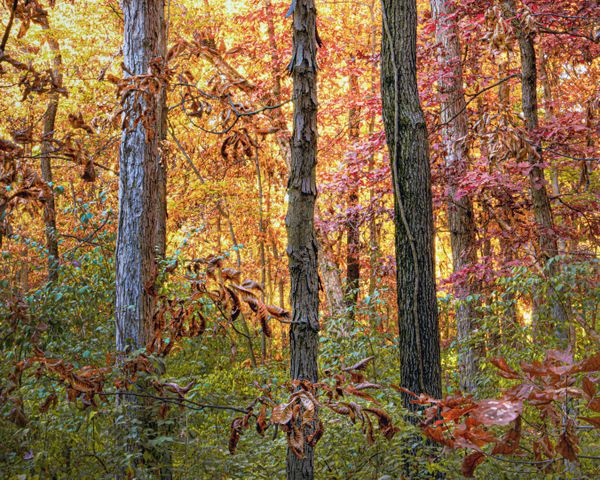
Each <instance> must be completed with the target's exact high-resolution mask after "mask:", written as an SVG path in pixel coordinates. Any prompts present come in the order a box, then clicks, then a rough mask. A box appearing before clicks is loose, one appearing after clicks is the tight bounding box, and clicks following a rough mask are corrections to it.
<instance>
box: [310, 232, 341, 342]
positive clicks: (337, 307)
mask: <svg viewBox="0 0 600 480" xmlns="http://www.w3.org/2000/svg"><path fill="white" fill-rule="evenodd" d="M316 235H317V240H318V242H319V273H320V274H321V281H322V282H323V289H324V290H325V298H326V299H327V305H328V306H329V314H330V315H331V316H332V317H335V318H341V317H343V316H345V315H346V303H345V302H344V289H343V287H342V280H341V278H340V269H339V268H338V266H337V264H336V262H335V260H334V258H333V257H334V255H333V251H332V248H331V243H330V242H329V239H328V238H327V237H326V236H325V233H324V232H323V230H322V229H320V228H317V229H316ZM346 333H347V332H346V330H344V331H343V332H342V334H343V335H345V334H346Z"/></svg>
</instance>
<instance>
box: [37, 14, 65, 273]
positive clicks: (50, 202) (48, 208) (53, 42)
mask: <svg viewBox="0 0 600 480" xmlns="http://www.w3.org/2000/svg"><path fill="white" fill-rule="evenodd" d="M42 28H43V29H44V31H45V32H46V39H47V42H48V46H49V47H50V51H51V52H52V62H51V63H52V66H51V69H50V72H51V75H52V86H53V88H52V90H51V92H50V94H49V95H48V103H47V105H46V111H45V112H44V126H43V131H42V148H41V152H40V153H41V155H40V170H41V172H42V179H43V180H44V181H45V182H46V183H48V184H52V164H51V161H50V158H51V156H52V151H53V150H54V148H55V145H54V142H53V140H54V129H55V127H56V114H57V112H58V104H59V100H60V93H59V89H61V88H62V83H63V80H62V72H61V70H62V57H61V54H60V45H59V43H58V40H57V39H56V37H55V35H54V33H52V32H50V21H49V19H48V14H45V15H44V16H43V19H42ZM53 192H54V189H53V188H52V187H51V189H50V193H49V194H48V196H47V198H46V202H45V203H44V224H45V226H46V249H47V250H48V280H49V281H50V282H56V280H58V265H59V257H58V235H57V231H56V206H55V202H54V193H53Z"/></svg>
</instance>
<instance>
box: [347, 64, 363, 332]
mask: <svg viewBox="0 0 600 480" xmlns="http://www.w3.org/2000/svg"><path fill="white" fill-rule="evenodd" d="M355 62H356V59H355V57H354V56H352V57H351V58H350V65H349V67H350V81H349V87H350V91H349V94H350V96H352V95H356V94H358V76H357V74H356V72H355V71H354V70H353V68H354V64H355ZM358 114H359V112H358V109H357V108H356V107H354V106H351V107H350V110H349V112H348V137H349V140H350V147H351V149H352V151H350V152H348V154H347V158H348V170H349V172H348V180H349V186H348V189H349V192H348V214H347V218H346V238H347V244H346V305H347V307H348V320H349V322H348V323H349V325H348V326H351V325H352V323H353V320H354V318H355V316H356V303H357V301H358V291H359V288H360V215H359V205H358V193H359V192H358V189H359V183H360V173H359V162H358V156H357V153H356V149H355V148H354V146H355V144H356V143H357V142H358V138H359V135H360V119H359V117H358Z"/></svg>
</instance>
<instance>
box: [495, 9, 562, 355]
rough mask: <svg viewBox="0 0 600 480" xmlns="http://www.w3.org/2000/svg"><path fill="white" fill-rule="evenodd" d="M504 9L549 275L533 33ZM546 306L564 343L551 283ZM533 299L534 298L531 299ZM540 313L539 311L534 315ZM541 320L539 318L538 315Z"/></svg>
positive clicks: (551, 243)
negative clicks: (515, 54)
mask: <svg viewBox="0 0 600 480" xmlns="http://www.w3.org/2000/svg"><path fill="white" fill-rule="evenodd" d="M503 11H504V15H505V16H506V18H507V20H509V21H510V22H511V24H512V27H513V30H514V33H515V36H516V37H517V40H518V43H519V53H520V55H521V100H522V109H523V114H524V117H525V128H526V130H527V134H528V136H529V138H528V139H526V141H529V142H532V143H533V144H534V145H535V146H534V145H530V146H529V148H528V155H527V161H528V162H529V164H530V165H531V168H530V171H529V188H530V192H531V199H532V203H533V213H534V217H535V223H536V236H537V243H538V245H537V246H538V259H539V261H540V264H541V265H542V266H544V267H547V272H548V274H549V276H550V281H552V277H553V276H555V275H556V274H557V273H558V265H557V264H556V263H552V264H551V265H548V261H549V260H550V259H551V258H554V257H556V256H557V255H558V242H557V238H556V234H555V232H554V220H553V218H552V208H551V206H550V199H549V198H548V192H547V190H546V180H545V178H544V169H543V168H542V167H541V166H540V164H541V162H542V149H541V148H540V147H539V145H537V141H536V140H535V136H534V135H535V131H536V129H537V128H538V99H537V65H536V52H535V44H534V36H533V35H534V34H533V32H529V31H528V30H527V28H525V27H524V26H523V25H522V24H521V21H520V19H519V18H518V17H517V10H516V6H515V2H514V0H504V1H503ZM548 290H549V291H548V297H549V298H548V301H547V302H545V303H546V304H547V309H548V313H549V317H550V318H551V319H552V322H553V323H554V331H555V334H556V337H557V338H558V340H559V342H560V343H561V344H563V345H564V346H565V347H566V346H567V343H568V336H569V334H568V325H567V319H568V316H567V311H566V309H565V307H564V306H563V305H562V303H561V302H560V299H559V298H557V295H556V292H554V289H553V288H552V287H551V286H550V288H549V289H548ZM534 303H536V302H534ZM536 316H539V315H536ZM538 320H539V321H541V318H540V319H538Z"/></svg>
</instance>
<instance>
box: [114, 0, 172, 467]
mask: <svg viewBox="0 0 600 480" xmlns="http://www.w3.org/2000/svg"><path fill="white" fill-rule="evenodd" d="M121 5H122V10H123V18H124V40H123V57H124V64H125V67H126V72H127V74H126V78H127V77H129V78H131V79H132V81H135V76H137V75H146V74H148V73H151V71H152V69H151V61H152V60H154V59H156V58H162V59H164V58H165V54H166V38H165V37H166V27H165V19H164V0H123V1H122V3H121ZM153 68H156V65H155V66H154V67H153ZM124 101H125V113H124V115H125V118H124V122H123V124H124V129H123V134H122V139H121V148H120V175H119V227H118V235H117V246H116V307H115V315H116V324H117V332H116V344H117V350H118V351H119V352H121V353H125V352H128V351H132V350H136V349H140V348H143V347H144V346H145V345H146V343H147V341H148V340H149V335H150V334H151V329H152V324H151V323H152V317H153V313H154V309H155V303H156V300H155V294H154V293H153V290H154V285H155V283H156V280H157V275H158V262H157V259H158V258H160V257H162V256H163V255H164V249H165V224H164V221H165V218H166V199H165V193H166V185H165V182H166V173H165V169H164V159H163V158H162V152H161V149H160V142H161V140H162V138H163V137H164V125H165V120H166V119H165V118H164V116H165V114H166V107H165V88H164V85H162V84H161V85H160V88H159V93H157V94H155V95H153V94H144V95H140V96H139V97H134V96H132V95H130V96H128V97H126V98H125V99H124ZM136 103H137V104H136ZM137 115H144V116H145V121H144V122H141V121H140V122H137V125H136V118H137ZM138 388H142V387H141V386H138ZM123 403H124V404H125V408H126V410H127V415H128V420H129V421H130V422H131V423H130V424H129V425H128V427H127V428H128V429H129V432H128V434H129V435H128V436H129V437H130V438H133V441H132V442H131V443H132V445H130V448H132V449H133V450H134V453H135V454H136V456H138V457H139V459H138V461H137V462H136V465H135V467H136V469H138V473H139V475H140V476H142V477H144V478H154V477H159V478H171V476H172V473H171V470H170V465H169V464H166V465H165V463H167V462H169V463H170V459H169V458H166V457H168V456H165V455H163V454H161V452H159V451H157V449H153V448H151V447H149V446H148V441H149V440H151V439H152V438H153V437H154V436H155V435H156V434H157V432H156V428H155V425H154V422H153V418H151V415H152V414H151V410H152V409H151V408H150V407H151V405H149V404H148V402H137V404H134V402H133V401H130V400H129V399H127V398H124V399H123ZM136 407H137V408H136ZM140 407H143V408H140Z"/></svg>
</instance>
